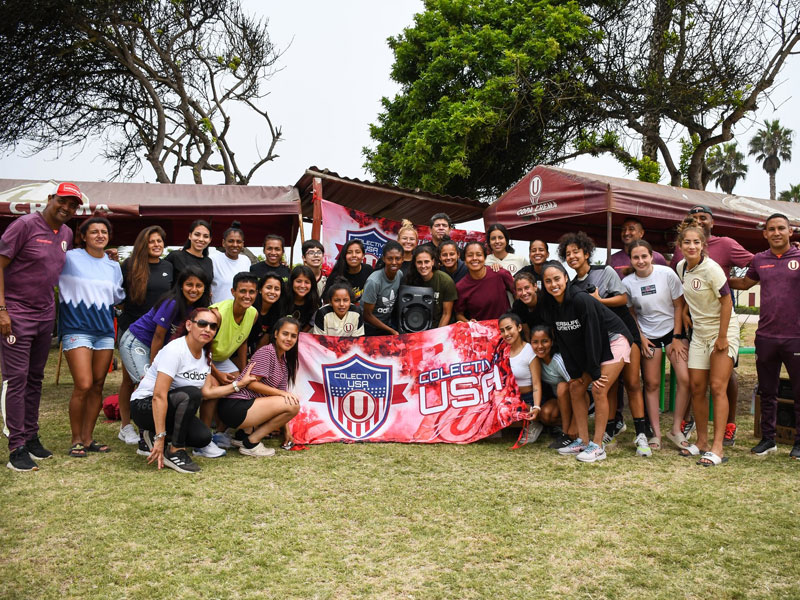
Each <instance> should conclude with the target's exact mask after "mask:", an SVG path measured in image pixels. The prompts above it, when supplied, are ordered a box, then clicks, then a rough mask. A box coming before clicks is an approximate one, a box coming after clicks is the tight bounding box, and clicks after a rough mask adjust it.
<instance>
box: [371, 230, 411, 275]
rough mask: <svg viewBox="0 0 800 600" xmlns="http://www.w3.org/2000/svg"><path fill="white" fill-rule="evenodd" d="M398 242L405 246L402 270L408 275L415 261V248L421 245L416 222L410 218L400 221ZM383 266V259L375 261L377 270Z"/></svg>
mask: <svg viewBox="0 0 800 600" xmlns="http://www.w3.org/2000/svg"><path fill="white" fill-rule="evenodd" d="M397 243H398V244H400V245H401V246H402V247H403V264H402V265H400V270H401V271H402V272H403V273H405V274H406V275H407V274H408V273H409V271H411V266H412V263H413V261H414V258H413V256H412V255H413V253H414V249H415V248H416V247H417V246H418V245H419V233H417V229H416V228H415V227H414V224H413V223H412V222H411V221H409V220H408V219H403V221H402V222H401V223H400V229H398V230H397ZM382 268H383V259H381V260H379V261H378V262H377V263H375V269H374V270H375V271H380V270H381V269H382Z"/></svg>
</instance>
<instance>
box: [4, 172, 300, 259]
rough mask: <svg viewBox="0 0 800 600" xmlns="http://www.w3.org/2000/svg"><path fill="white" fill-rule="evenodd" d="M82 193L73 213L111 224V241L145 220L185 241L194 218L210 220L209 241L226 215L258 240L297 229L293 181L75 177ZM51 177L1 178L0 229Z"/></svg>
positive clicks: (122, 241) (42, 192)
mask: <svg viewBox="0 0 800 600" xmlns="http://www.w3.org/2000/svg"><path fill="white" fill-rule="evenodd" d="M75 183H77V184H78V187H80V188H81V191H82V192H83V194H84V201H83V206H82V207H81V208H79V209H78V213H77V215H76V216H77V219H76V220H78V219H83V218H86V217H88V216H89V215H92V214H95V213H96V214H99V215H103V216H105V217H107V218H108V219H109V220H110V221H111V222H112V224H113V225H114V235H113V237H112V244H113V245H130V244H133V241H134V240H135V238H136V235H137V234H138V233H139V231H141V230H142V229H143V228H145V227H147V226H149V225H160V226H161V227H163V228H164V230H165V231H166V233H167V244H168V245H170V246H180V245H183V243H184V241H186V237H187V235H188V233H189V225H190V223H191V222H192V221H194V220H195V219H205V220H207V221H209V222H210V223H211V227H212V236H213V238H212V243H213V244H215V245H217V244H219V243H220V241H221V237H222V232H223V231H224V230H225V229H227V228H228V227H229V226H230V224H231V221H234V220H238V221H241V223H242V230H243V231H244V235H245V242H246V243H247V244H248V245H252V246H260V245H261V243H262V241H263V239H264V236H265V235H266V234H267V233H277V234H279V235H282V236H283V237H284V238H285V239H286V241H287V243H288V244H292V243H293V242H294V239H295V237H296V235H297V231H298V229H299V226H300V223H299V214H300V197H299V195H298V193H297V190H296V189H295V188H294V187H292V186H288V185H287V186H280V187H273V186H269V187H268V186H252V185H251V186H239V185H195V184H164V183H101V182H93V181H76V182H75ZM55 186H56V182H54V181H27V180H20V179H0V231H2V230H4V229H5V228H6V227H7V226H8V224H9V223H10V222H11V221H12V220H13V219H14V218H15V217H16V216H18V215H21V214H27V213H29V212H31V211H32V210H42V209H43V208H44V207H45V206H46V204H47V196H48V194H51V193H53V192H54V191H55Z"/></svg>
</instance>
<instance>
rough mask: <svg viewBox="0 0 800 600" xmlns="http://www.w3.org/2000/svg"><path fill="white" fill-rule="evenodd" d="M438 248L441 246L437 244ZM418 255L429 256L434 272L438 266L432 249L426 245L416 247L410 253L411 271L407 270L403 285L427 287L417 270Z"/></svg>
mask: <svg viewBox="0 0 800 600" xmlns="http://www.w3.org/2000/svg"><path fill="white" fill-rule="evenodd" d="M439 246H440V247H441V244H439ZM420 254H427V255H428V256H430V257H431V260H432V261H433V270H434V271H435V270H436V268H437V266H438V264H437V260H436V252H435V251H434V250H433V248H431V247H430V246H428V245H427V244H424V245H422V246H417V247H416V248H414V251H413V252H412V253H411V269H409V271H408V275H406V277H405V281H404V283H406V284H407V285H416V286H419V287H428V284H427V282H426V281H425V280H424V279H422V275H420V274H419V271H418V270H417V257H418V256H419V255H420Z"/></svg>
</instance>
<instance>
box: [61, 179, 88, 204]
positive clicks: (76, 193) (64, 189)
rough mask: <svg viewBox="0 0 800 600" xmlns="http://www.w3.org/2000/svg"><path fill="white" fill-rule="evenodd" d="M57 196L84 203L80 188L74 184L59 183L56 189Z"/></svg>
mask: <svg viewBox="0 0 800 600" xmlns="http://www.w3.org/2000/svg"><path fill="white" fill-rule="evenodd" d="M56 196H61V197H62V198H77V199H78V200H80V201H81V202H83V194H82V193H81V190H80V188H79V187H78V186H77V185H75V184H74V183H69V182H64V183H59V184H58V188H57V189H56Z"/></svg>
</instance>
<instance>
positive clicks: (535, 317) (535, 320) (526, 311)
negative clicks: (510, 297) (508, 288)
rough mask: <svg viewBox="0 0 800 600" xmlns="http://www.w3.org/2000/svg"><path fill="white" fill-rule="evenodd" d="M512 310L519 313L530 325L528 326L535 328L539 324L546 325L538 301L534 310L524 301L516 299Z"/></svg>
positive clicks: (524, 321) (516, 313) (525, 322)
mask: <svg viewBox="0 0 800 600" xmlns="http://www.w3.org/2000/svg"><path fill="white" fill-rule="evenodd" d="M511 312H512V313H514V314H515V315H517V316H518V317H519V318H520V319H522V322H523V323H524V324H525V325H527V326H528V328H530V329H533V328H534V327H536V326H537V325H544V324H545V323H544V319H543V318H542V315H541V313H540V311H539V304H538V303H537V304H536V306H535V307H534V309H533V310H531V309H530V308H528V306H527V305H526V304H525V303H523V302H522V300H519V299H517V300H514V304H512V305H511Z"/></svg>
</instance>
